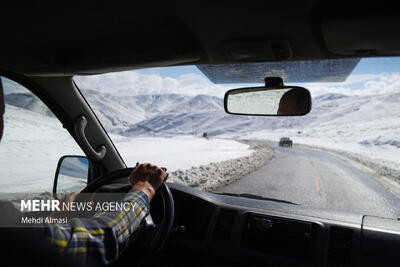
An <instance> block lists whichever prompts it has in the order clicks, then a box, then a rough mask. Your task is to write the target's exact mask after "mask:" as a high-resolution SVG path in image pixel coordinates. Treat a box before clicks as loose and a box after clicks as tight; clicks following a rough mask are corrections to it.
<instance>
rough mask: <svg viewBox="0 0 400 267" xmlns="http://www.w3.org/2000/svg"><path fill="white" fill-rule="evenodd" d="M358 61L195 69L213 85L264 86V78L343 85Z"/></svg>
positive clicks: (220, 66)
mask: <svg viewBox="0 0 400 267" xmlns="http://www.w3.org/2000/svg"><path fill="white" fill-rule="evenodd" d="M359 61H360V59H359V58H349V59H329V60H308V61H287V62H262V63H241V64H222V65H197V66H196V67H197V68H198V69H199V70H200V71H201V72H203V74H204V75H205V76H207V78H208V79H210V81H212V82H213V83H217V84H218V83H264V79H265V77H281V78H282V79H283V81H284V82H285V83H286V82H298V83H303V82H343V81H345V80H346V78H347V76H349V75H350V73H351V72H352V71H353V69H354V67H355V66H356V65H357V64H358V62H359Z"/></svg>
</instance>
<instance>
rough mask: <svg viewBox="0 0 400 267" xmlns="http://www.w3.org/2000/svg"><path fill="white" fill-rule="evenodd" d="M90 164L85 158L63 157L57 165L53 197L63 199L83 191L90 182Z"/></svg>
mask: <svg viewBox="0 0 400 267" xmlns="http://www.w3.org/2000/svg"><path fill="white" fill-rule="evenodd" d="M89 175H90V163H89V160H88V158H87V157H84V156H63V157H61V158H60V160H59V161H58V164H57V170H56V174H55V177H54V184H53V196H54V198H56V199H63V198H64V196H65V195H66V194H69V193H71V192H79V191H81V190H82V189H83V188H84V187H85V186H86V185H87V182H88V177H89Z"/></svg>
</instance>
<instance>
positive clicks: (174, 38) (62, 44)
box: [0, 0, 400, 266]
mask: <svg viewBox="0 0 400 267" xmlns="http://www.w3.org/2000/svg"><path fill="white" fill-rule="evenodd" d="M1 10H2V12H1V15H0V25H1V26H2V27H1V29H2V33H1V35H2V38H1V39H0V75H1V76H4V77H6V78H8V79H11V80H13V81H16V82H18V83H20V84H21V85H23V86H24V87H26V88H28V89H29V90H30V91H31V92H32V93H34V94H35V95H36V96H37V97H39V98H40V99H41V100H42V101H43V102H44V103H45V104H46V105H47V106H48V107H49V108H50V109H51V111H52V112H53V113H54V114H55V116H56V117H57V119H58V120H59V121H60V122H61V124H62V126H63V127H64V128H65V130H66V131H68V132H69V134H70V135H71V136H72V137H73V139H74V140H75V142H76V143H77V144H79V146H80V147H81V148H82V150H83V151H84V153H85V154H86V156H87V158H88V159H89V161H90V166H91V168H90V175H89V178H88V186H87V187H86V188H85V189H84V190H83V192H85V193H89V194H90V193H95V192H106V193H115V192H117V193H124V192H127V191H128V190H129V188H130V187H129V179H128V176H129V173H130V171H132V169H131V168H129V167H131V166H127V165H126V163H125V162H124V161H123V159H122V158H121V156H120V154H119V152H118V150H117V149H116V147H115V146H114V144H113V141H112V140H111V138H110V136H109V135H108V133H107V132H106V131H105V129H104V127H103V126H102V124H101V123H100V121H99V120H98V118H97V117H96V115H95V113H94V112H93V110H92V107H91V106H90V105H89V104H88V102H87V101H86V99H85V98H84V96H83V95H82V93H81V92H80V90H79V89H78V87H77V86H76V84H75V82H74V81H73V79H72V77H73V76H74V75H91V74H101V73H110V72H116V71H122V70H136V69H144V68H150V67H166V66H184V65H196V66H199V68H203V69H207V68H210V66H211V67H212V66H223V65H226V64H248V63H264V62H272V63H279V62H299V61H302V62H303V61H309V60H321V61H324V60H335V59H337V60H340V59H354V60H359V59H360V58H366V57H381V56H400V37H399V35H398V34H396V32H397V29H398V26H399V25H400V18H399V16H398V12H397V8H396V7H395V6H389V5H386V4H385V3H384V2H379V3H378V2H376V3H374V5H367V3H366V2H360V3H350V2H344V1H343V2H342V1H318V0H306V1H286V0H285V1H246V2H244V1H214V2H205V1H196V2H192V1H163V2H153V1H144V2H132V1H131V2H129V3H128V2H124V3H122V2H96V3H94V2H85V1H72V2H71V1H68V2H62V3H60V2H54V1H53V2H52V1H43V2H42V1H29V2H23V4H22V3H20V1H3V2H2V4H1ZM215 75H217V74H215ZM217 76H218V75H217ZM210 77H211V76H210ZM217 78H218V77H215V79H217ZM264 78H265V77H262V78H261V79H264ZM211 79H212V78H211ZM0 146H1V144H0ZM0 149H1V148H0ZM163 167H166V168H168V166H163ZM151 216H152V217H153V219H154V223H148V222H146V224H145V225H144V227H143V229H142V232H143V233H141V234H140V235H139V237H138V239H137V242H135V244H132V245H130V246H129V247H128V248H127V249H126V250H125V251H124V253H123V255H122V256H121V258H120V259H119V260H118V261H117V262H115V263H113V266H125V265H130V266H135V265H138V266H139V265H142V266H187V265H191V266H399V263H400V258H399V257H400V256H399V253H398V247H399V246H400V222H399V221H398V220H393V219H387V218H380V217H375V216H368V215H365V214H353V213H345V212H339V211H327V210H323V209H317V208H311V207H304V206H301V205H296V204H293V203H285V202H279V201H274V200H264V199H249V198H242V197H235V196H230V195H221V194H214V193H208V192H203V191H200V190H198V189H196V188H192V187H188V186H184V185H180V184H175V183H164V184H163V185H162V187H161V188H160V190H159V192H158V193H157V196H156V198H155V199H154V201H153V202H152V204H151ZM15 230H16V229H14V231H0V234H1V238H0V239H3V241H4V242H6V241H7V240H8V241H7V242H11V241H13V242H11V243H12V244H14V243H15V244H14V245H15V247H13V246H14V245H12V246H11V247H12V248H10V245H8V244H11V243H4V242H2V244H1V247H2V250H3V252H2V255H3V259H6V258H7V257H8V258H9V259H10V260H18V257H19V256H18V255H19V253H25V252H23V251H28V250H29V248H31V247H34V248H35V249H34V250H32V251H31V252H26V253H27V254H26V255H28V256H26V258H25V259H19V260H23V261H24V260H26V261H27V262H28V263H29V262H35V263H38V264H41V261H42V260H43V259H44V258H47V260H46V261H45V262H44V263H43V265H45V264H49V265H53V266H60V265H69V263H70V262H68V259H65V256H64V255H58V254H57V256H54V255H56V254H54V253H50V252H51V248H48V247H47V246H45V245H43V244H41V243H40V242H39V241H38V238H37V237H36V238H30V237H27V236H21V235H18V234H15V233H14V232H15ZM17 232H18V231H17ZM11 233H13V234H11ZM18 239H22V240H24V241H23V242H19V241H18ZM149 240H150V241H149ZM21 243H24V244H21ZM18 246H21V248H18ZM14 248H15V250H14ZM4 251H5V252H4ZM12 251H14V252H12ZM17 251H19V252H17ZM31 254H36V255H44V256H41V257H35V259H34V260H31V258H30V257H31V256H32V255H31ZM49 254H52V255H53V256H46V255H49ZM29 255H30V256H29ZM32 257H33V256H32ZM27 259H28V260H27ZM7 260H8V259H7ZM49 262H50V263H49ZM71 264H72V263H71ZM38 266H39V265H38Z"/></svg>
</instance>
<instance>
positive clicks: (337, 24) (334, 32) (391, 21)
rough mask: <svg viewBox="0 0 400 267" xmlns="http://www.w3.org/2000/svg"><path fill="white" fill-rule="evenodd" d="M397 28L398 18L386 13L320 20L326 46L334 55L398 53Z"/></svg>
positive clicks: (399, 37)
mask: <svg viewBox="0 0 400 267" xmlns="http://www.w3.org/2000/svg"><path fill="white" fill-rule="evenodd" d="M399 28H400V19H399V17H398V16H391V15H389V14H384V15H377V14H375V15H369V16H367V15H363V16H359V15H358V16H355V15H354V14H353V15H348V16H346V17H340V18H335V17H328V18H325V19H323V20H322V23H321V31H322V35H323V38H324V41H325V45H326V48H327V50H328V51H329V52H331V53H334V54H336V55H353V56H354V55H356V56H380V55H382V56H384V55H396V54H397V55H398V54H399V53H400V35H399V34H397V32H398V29H399Z"/></svg>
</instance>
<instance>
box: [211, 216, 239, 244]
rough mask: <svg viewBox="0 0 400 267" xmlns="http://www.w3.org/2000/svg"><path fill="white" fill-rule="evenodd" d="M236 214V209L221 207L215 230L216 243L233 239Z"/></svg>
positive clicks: (214, 238)
mask: <svg viewBox="0 0 400 267" xmlns="http://www.w3.org/2000/svg"><path fill="white" fill-rule="evenodd" d="M236 214H237V211H235V210H230V209H221V211H220V213H219V215H218V219H217V222H216V224H215V228H214V232H213V240H214V241H215V242H216V243H224V242H227V241H229V240H230V239H231V233H232V228H233V223H234V221H235V218H236Z"/></svg>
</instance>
